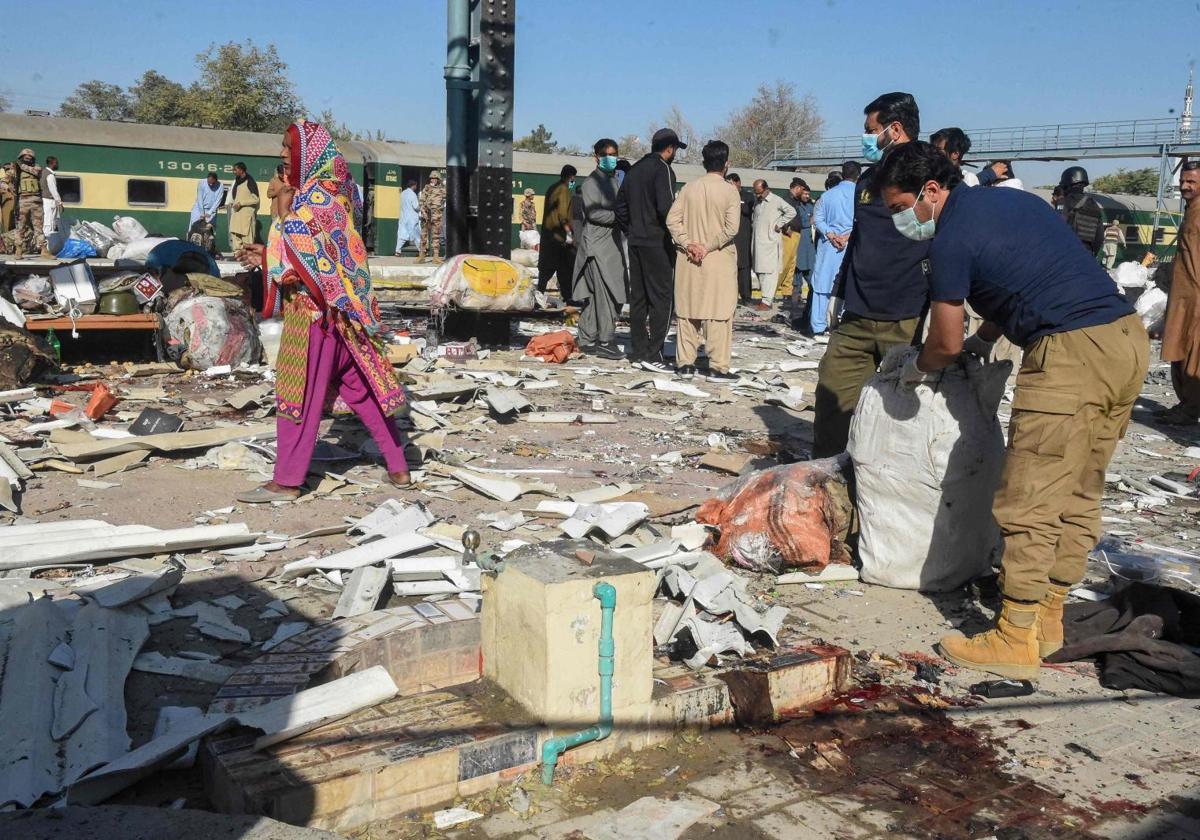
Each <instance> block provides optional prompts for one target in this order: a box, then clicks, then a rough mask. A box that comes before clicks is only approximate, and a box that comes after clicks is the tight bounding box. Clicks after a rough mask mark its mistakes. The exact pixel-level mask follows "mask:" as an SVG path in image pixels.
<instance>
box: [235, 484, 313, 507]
mask: <svg viewBox="0 0 1200 840" xmlns="http://www.w3.org/2000/svg"><path fill="white" fill-rule="evenodd" d="M298 498H300V488H298V487H296V488H288V489H285V490H272V489H271V486H270V485H269V484H263V485H261V486H259V487H255V488H254V489H253V490H248V491H246V492H245V493H240V494H238V496H237V500H238V501H239V502H244V503H245V504H248V505H263V504H267V503H268V502H292V501H295V500H296V499H298Z"/></svg>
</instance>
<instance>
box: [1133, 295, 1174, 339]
mask: <svg viewBox="0 0 1200 840" xmlns="http://www.w3.org/2000/svg"><path fill="white" fill-rule="evenodd" d="M1133 308H1134V309H1136V310H1137V314H1138V317H1139V318H1141V319H1142V323H1143V324H1144V325H1145V327H1146V332H1148V333H1150V334H1151V335H1158V334H1159V333H1161V332H1162V329H1163V321H1164V320H1165V319H1166V317H1167V293H1166V292H1164V291H1163V290H1162V289H1160V288H1158V286H1155V287H1154V288H1152V289H1147V290H1146V291H1145V292H1143V293H1142V296H1141V297H1140V298H1138V299H1137V303H1135V304H1134V305H1133Z"/></svg>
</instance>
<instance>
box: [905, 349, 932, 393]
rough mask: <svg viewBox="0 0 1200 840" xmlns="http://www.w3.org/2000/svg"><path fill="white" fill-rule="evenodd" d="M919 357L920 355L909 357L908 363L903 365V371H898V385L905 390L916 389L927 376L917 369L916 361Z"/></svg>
mask: <svg viewBox="0 0 1200 840" xmlns="http://www.w3.org/2000/svg"><path fill="white" fill-rule="evenodd" d="M920 355H921V354H920V353H913V354H912V355H911V356H909V357H908V361H906V362H905V363H904V369H903V370H901V371H900V384H901V385H903V386H904V387H906V388H916V387H917V386H918V385H920V384H921V383H922V382H924V381H925V379H926V377H928V376H929V374H927V373H925V371H923V370H921V369H920V368H919V367H917V359H918V358H920Z"/></svg>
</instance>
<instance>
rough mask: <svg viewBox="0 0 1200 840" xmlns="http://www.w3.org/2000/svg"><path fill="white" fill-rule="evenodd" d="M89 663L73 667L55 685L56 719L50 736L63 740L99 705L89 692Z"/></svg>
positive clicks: (97, 708)
mask: <svg viewBox="0 0 1200 840" xmlns="http://www.w3.org/2000/svg"><path fill="white" fill-rule="evenodd" d="M87 673H88V663H86V662H84V663H83V664H82V665H81V666H80V667H79V668H73V669H71V670H70V671H67V672H66V673H65V674H63V675H62V676H61V677H59V678H58V683H57V684H56V685H55V686H54V699H53V700H52V702H53V704H54V719H53V721H52V722H51V724H50V737H51V738H53V739H54V740H55V741H61V740H62V739H63V738H66V737H67V736H68V735H71V734H72V733H73V732H75V730H76V729H78V728H79V727H80V726H82V725H83V722H84V720H86V719H87V717H88V715H90V714H91V713H92V712H95V711H97V710H99V708H100V707H99V706H97V705H96V703H95V701H94V700H92V698H91V697H89V696H88V693H87Z"/></svg>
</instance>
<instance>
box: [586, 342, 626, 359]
mask: <svg viewBox="0 0 1200 840" xmlns="http://www.w3.org/2000/svg"><path fill="white" fill-rule="evenodd" d="M592 355H593V356H599V357H600V358H601V359H611V360H613V361H614V362H615V361H617V360H619V359H624V358H625V354H624V353H622V352H621V348H620V347H618V346H617V345H616V344H615V343H611V342H610V343H609V344H597V345H595V346H594V347H592Z"/></svg>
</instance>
